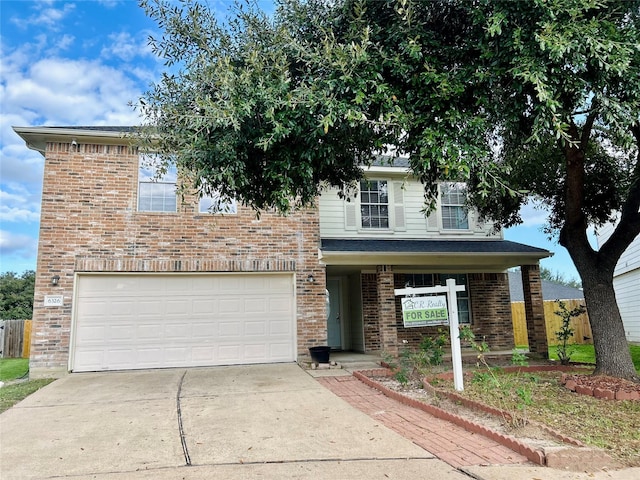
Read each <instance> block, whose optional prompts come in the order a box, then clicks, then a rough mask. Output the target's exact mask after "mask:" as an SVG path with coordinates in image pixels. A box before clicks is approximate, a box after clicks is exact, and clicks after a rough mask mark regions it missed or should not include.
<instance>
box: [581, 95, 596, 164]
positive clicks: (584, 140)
mask: <svg viewBox="0 0 640 480" xmlns="http://www.w3.org/2000/svg"><path fill="white" fill-rule="evenodd" d="M591 105H592V106H593V108H592V109H591V111H590V112H589V115H587V120H586V121H585V122H584V126H583V127H582V135H581V136H580V149H581V150H582V151H583V152H584V151H585V150H586V148H587V144H588V143H589V138H591V130H593V124H594V122H595V121H596V118H597V117H598V108H597V107H598V101H597V100H593V102H592V104H591Z"/></svg>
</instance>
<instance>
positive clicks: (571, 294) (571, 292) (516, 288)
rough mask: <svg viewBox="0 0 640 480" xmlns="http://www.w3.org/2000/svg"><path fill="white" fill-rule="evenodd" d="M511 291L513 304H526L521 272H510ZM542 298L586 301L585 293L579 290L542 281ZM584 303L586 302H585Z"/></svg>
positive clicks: (545, 299) (546, 299) (547, 299)
mask: <svg viewBox="0 0 640 480" xmlns="http://www.w3.org/2000/svg"><path fill="white" fill-rule="evenodd" d="M509 291H510V292H511V301H512V302H524V291H523V289H522V276H521V275H520V272H509ZM542 298H544V301H545V302H547V301H551V302H553V301H554V300H584V293H583V292H582V290H580V289H579V288H573V287H568V286H566V285H562V284H561V283H555V282H550V281H549V280H542ZM583 303H584V302H583Z"/></svg>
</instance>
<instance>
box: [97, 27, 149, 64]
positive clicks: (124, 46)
mask: <svg viewBox="0 0 640 480" xmlns="http://www.w3.org/2000/svg"><path fill="white" fill-rule="evenodd" d="M143 34H144V32H140V34H139V35H138V36H139V37H140V38H135V37H133V36H132V35H131V34H130V33H129V32H119V33H112V34H110V35H109V41H110V42H111V43H110V44H109V45H108V46H105V47H103V48H102V51H101V52H100V55H101V56H103V57H105V58H112V57H116V58H119V59H121V60H124V61H125V62H131V61H133V59H134V58H136V57H139V56H140V57H145V56H152V55H153V53H152V52H151V47H150V46H149V44H148V41H147V38H148V35H144V36H142V35H143Z"/></svg>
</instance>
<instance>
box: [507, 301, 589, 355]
mask: <svg viewBox="0 0 640 480" xmlns="http://www.w3.org/2000/svg"><path fill="white" fill-rule="evenodd" d="M563 302H564V303H565V305H566V307H567V309H568V310H572V309H574V308H575V307H577V306H578V305H584V300H563ZM559 309H560V307H559V305H558V302H554V301H551V300H547V301H545V302H544V318H545V322H546V324H547V342H548V343H549V345H556V344H557V343H558V340H557V339H556V333H555V332H557V331H558V330H560V327H561V326H562V319H561V318H560V317H559V316H558V315H556V314H555V312H556V311H558V310H559ZM511 315H512V317H513V336H514V340H515V344H516V345H528V344H529V340H528V339H527V319H526V316H525V313H524V302H512V303H511ZM571 327H572V328H573V329H574V333H573V337H571V338H570V339H569V343H577V344H587V343H588V344H591V343H593V334H592V333H591V325H590V324H589V315H588V314H587V313H583V314H582V315H580V316H579V317H575V318H572V319H571Z"/></svg>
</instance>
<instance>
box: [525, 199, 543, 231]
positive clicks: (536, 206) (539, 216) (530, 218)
mask: <svg viewBox="0 0 640 480" xmlns="http://www.w3.org/2000/svg"><path fill="white" fill-rule="evenodd" d="M520 216H521V217H522V222H523V226H525V227H541V226H542V225H544V224H545V223H547V217H548V216H549V211H548V210H547V209H546V208H545V207H544V206H542V205H541V204H540V203H537V202H534V201H529V202H527V203H526V204H524V205H523V206H522V207H520Z"/></svg>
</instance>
